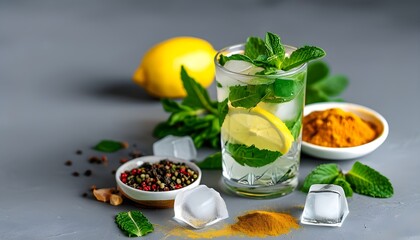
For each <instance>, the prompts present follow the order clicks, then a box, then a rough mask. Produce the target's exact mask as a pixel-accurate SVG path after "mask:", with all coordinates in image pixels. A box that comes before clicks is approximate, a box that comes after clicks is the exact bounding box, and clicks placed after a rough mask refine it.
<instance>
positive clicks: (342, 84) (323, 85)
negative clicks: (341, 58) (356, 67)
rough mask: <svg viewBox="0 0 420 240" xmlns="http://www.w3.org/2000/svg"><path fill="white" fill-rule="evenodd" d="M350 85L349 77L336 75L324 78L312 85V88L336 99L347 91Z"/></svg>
mask: <svg viewBox="0 0 420 240" xmlns="http://www.w3.org/2000/svg"><path fill="white" fill-rule="evenodd" d="M347 85H348V79H347V77H345V76H343V75H335V76H329V77H326V78H323V79H322V80H320V81H318V82H316V83H314V84H312V85H311V86H310V88H312V89H317V90H319V91H322V92H323V93H324V94H325V95H327V96H330V97H334V96H338V95H339V94H340V93H342V92H343V91H344V89H346V87H347Z"/></svg>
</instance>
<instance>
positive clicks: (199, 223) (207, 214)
mask: <svg viewBox="0 0 420 240" xmlns="http://www.w3.org/2000/svg"><path fill="white" fill-rule="evenodd" d="M174 212H175V216H174V219H175V220H176V221H178V222H180V223H183V224H188V225H190V226H191V227H193V228H196V229H199V228H203V227H206V226H209V225H212V224H214V223H217V222H219V221H221V220H223V219H226V218H228V217H229V215H228V212H227V208H226V204H225V201H224V200H223V198H222V197H221V196H220V194H219V193H218V192H217V191H216V190H214V189H213V188H208V187H207V186H205V185H199V186H197V187H195V188H193V189H189V190H185V191H182V192H180V193H178V194H177V196H176V198H175V203H174Z"/></svg>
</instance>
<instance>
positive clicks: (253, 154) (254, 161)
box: [226, 143, 282, 167]
mask: <svg viewBox="0 0 420 240" xmlns="http://www.w3.org/2000/svg"><path fill="white" fill-rule="evenodd" d="M226 149H227V151H228V152H229V153H230V154H231V156H232V157H233V158H234V159H235V161H236V162H237V163H239V164H241V165H242V166H245V165H246V166H249V167H262V166H265V165H267V164H270V163H272V162H274V161H275V160H276V159H277V158H279V157H280V156H281V155H282V154H281V153H280V152H277V151H270V150H266V149H262V150H261V149H258V148H256V147H255V146H254V145H252V146H250V147H247V146H245V145H243V144H233V143H228V144H227V145H226Z"/></svg>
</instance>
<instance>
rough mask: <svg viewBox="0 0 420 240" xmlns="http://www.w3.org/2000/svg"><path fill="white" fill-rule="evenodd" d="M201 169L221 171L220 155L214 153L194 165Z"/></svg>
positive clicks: (219, 153)
mask: <svg viewBox="0 0 420 240" xmlns="http://www.w3.org/2000/svg"><path fill="white" fill-rule="evenodd" d="M196 164H197V166H198V167H199V168H201V169H209V170H219V169H222V153H221V152H216V153H213V154H211V155H209V156H207V157H206V158H205V159H204V160H203V161H201V162H198V163H196Z"/></svg>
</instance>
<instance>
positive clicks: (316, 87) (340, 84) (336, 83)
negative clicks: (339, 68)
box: [305, 61, 348, 104]
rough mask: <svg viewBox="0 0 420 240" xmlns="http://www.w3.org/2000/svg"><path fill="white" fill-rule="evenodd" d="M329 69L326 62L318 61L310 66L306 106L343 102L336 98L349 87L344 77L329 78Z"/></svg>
mask: <svg viewBox="0 0 420 240" xmlns="http://www.w3.org/2000/svg"><path fill="white" fill-rule="evenodd" d="M328 73H329V68H328V65H327V64H326V63H325V62H322V61H316V62H311V63H310V64H309V65H308V77H307V85H306V98H305V101H306V104H311V103H316V102H328V101H342V100H341V99H340V98H336V96H338V95H339V94H341V93H342V92H343V91H344V89H345V88H346V87H347V85H348V79H347V77H345V76H343V75H334V76H329V75H328Z"/></svg>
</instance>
